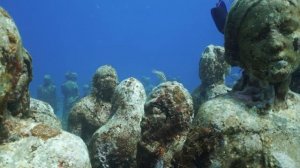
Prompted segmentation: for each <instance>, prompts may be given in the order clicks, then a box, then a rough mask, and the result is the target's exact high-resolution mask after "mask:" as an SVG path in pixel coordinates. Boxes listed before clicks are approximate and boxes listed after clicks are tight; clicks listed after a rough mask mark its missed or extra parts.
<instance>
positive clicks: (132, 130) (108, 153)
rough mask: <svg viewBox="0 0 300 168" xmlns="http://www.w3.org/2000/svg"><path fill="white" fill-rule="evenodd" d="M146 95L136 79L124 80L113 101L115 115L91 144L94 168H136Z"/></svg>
mask: <svg viewBox="0 0 300 168" xmlns="http://www.w3.org/2000/svg"><path fill="white" fill-rule="evenodd" d="M145 100H146V93H145V90H144V87H143V85H142V84H141V83H140V82H139V81H138V80H136V79H134V78H128V79H126V80H123V81H122V82H121V83H120V84H119V85H118V86H117V87H116V90H115V92H114V95H113V98H112V111H113V113H114V115H113V116H112V118H111V119H110V120H109V121H108V122H107V123H106V124H105V125H104V126H102V127H101V128H99V129H98V130H97V131H96V132H95V133H94V135H93V137H92V140H91V142H90V144H89V151H90V157H91V162H92V166H93V167H95V168H96V167H97V168H99V167H101V168H106V167H136V161H135V160H136V146H137V143H138V141H139V140H140V137H141V127H140V122H141V120H142V116H143V115H144V103H145Z"/></svg>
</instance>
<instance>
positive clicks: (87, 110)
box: [68, 65, 118, 143]
mask: <svg viewBox="0 0 300 168" xmlns="http://www.w3.org/2000/svg"><path fill="white" fill-rule="evenodd" d="M117 83H118V76H117V72H116V70H115V69H114V68H113V67H112V66H109V65H104V66H101V67H99V68H98V69H97V71H96V73H95V74H94V76H93V85H92V91H91V94H89V95H88V96H86V97H84V98H82V99H81V100H80V101H79V102H78V103H76V104H75V105H74V107H73V108H72V109H71V112H70V115H69V122H68V130H69V131H70V132H72V133H74V134H76V135H78V136H80V137H81V138H82V139H83V140H84V141H85V142H86V143H88V142H89V141H90V139H91V137H92V135H93V133H94V132H95V131H96V130H97V129H98V128H100V127H101V126H102V125H104V124H105V123H106V122H107V120H108V118H109V117H110V115H111V98H112V95H113V93H114V90H115V87H116V86H117Z"/></svg>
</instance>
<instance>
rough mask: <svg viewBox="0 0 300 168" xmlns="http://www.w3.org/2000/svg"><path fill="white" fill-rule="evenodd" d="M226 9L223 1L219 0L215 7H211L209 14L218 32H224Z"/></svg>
mask: <svg viewBox="0 0 300 168" xmlns="http://www.w3.org/2000/svg"><path fill="white" fill-rule="evenodd" d="M227 14H228V11H227V7H226V4H225V2H224V1H222V0H219V2H218V3H217V4H216V7H214V8H212V9H211V16H212V18H213V20H214V22H215V25H216V27H217V29H218V30H219V32H220V33H222V34H224V27H225V22H226V17H227Z"/></svg>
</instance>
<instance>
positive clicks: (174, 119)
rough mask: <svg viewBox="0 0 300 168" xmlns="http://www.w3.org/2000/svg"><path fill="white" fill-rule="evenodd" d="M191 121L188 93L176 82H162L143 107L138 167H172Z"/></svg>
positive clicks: (190, 101)
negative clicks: (143, 114)
mask: <svg viewBox="0 0 300 168" xmlns="http://www.w3.org/2000/svg"><path fill="white" fill-rule="evenodd" d="M192 117H193V103H192V98H191V96H190V94H189V93H188V91H187V90H186V89H185V88H184V87H183V86H182V85H181V84H180V83H178V82H165V83H162V84H160V85H159V86H157V87H156V88H154V89H153V91H152V92H151V93H150V95H149V97H148V99H147V102H146V104H145V116H144V117H143V120H142V123H141V128H142V140H141V142H140V143H139V144H138V154H137V158H138V167H143V168H147V167H149V168H152V167H157V166H162V167H172V161H173V158H174V155H175V154H177V153H178V152H179V151H181V149H182V146H183V144H184V142H185V140H186V135H187V133H188V130H189V125H190V123H191V121H192Z"/></svg>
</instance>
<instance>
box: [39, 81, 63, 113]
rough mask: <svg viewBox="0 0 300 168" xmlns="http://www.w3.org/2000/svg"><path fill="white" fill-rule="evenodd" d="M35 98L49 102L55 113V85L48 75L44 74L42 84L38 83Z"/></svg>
mask: <svg viewBox="0 0 300 168" xmlns="http://www.w3.org/2000/svg"><path fill="white" fill-rule="evenodd" d="M37 99H39V100H42V101H44V102H47V103H49V104H50V105H51V106H52V108H53V110H54V112H55V113H57V111H58V109H57V96H56V86H55V85H54V84H53V81H52V78H51V76H50V75H44V81H43V84H42V85H39V87H38V90H37Z"/></svg>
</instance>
